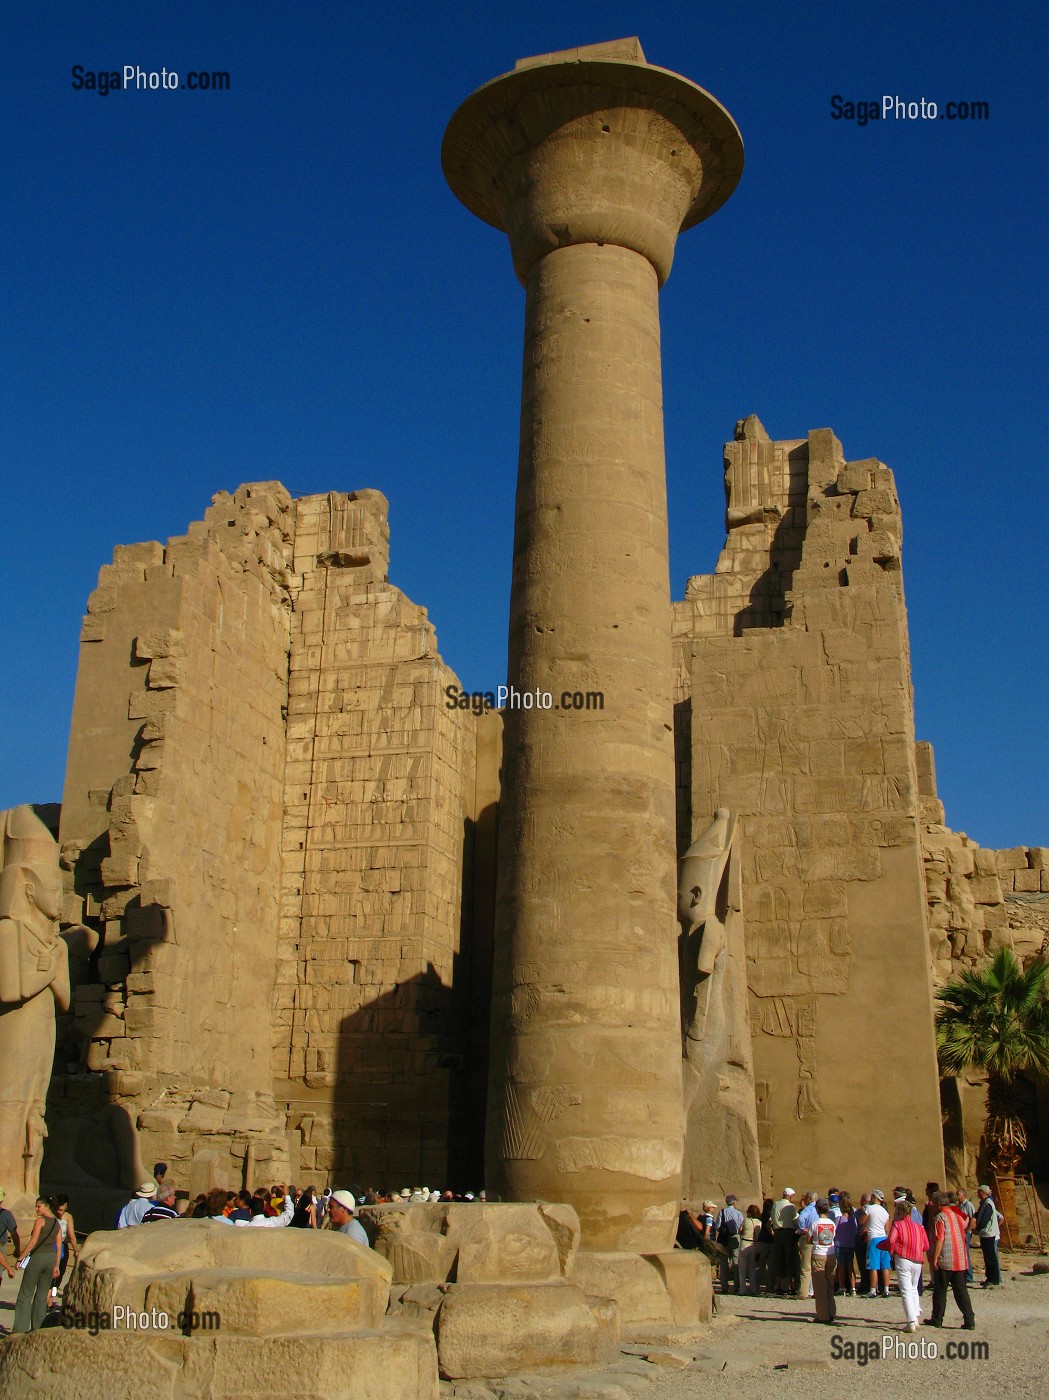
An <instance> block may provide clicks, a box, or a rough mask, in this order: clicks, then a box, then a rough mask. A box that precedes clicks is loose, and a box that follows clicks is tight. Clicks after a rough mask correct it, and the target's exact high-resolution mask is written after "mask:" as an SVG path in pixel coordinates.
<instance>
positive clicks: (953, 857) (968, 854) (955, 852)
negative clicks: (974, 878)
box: [947, 846, 996, 875]
mask: <svg viewBox="0 0 1049 1400" xmlns="http://www.w3.org/2000/svg"><path fill="white" fill-rule="evenodd" d="M947 869H948V870H949V871H950V872H951V874H952V875H972V874H974V873H975V874H978V875H994V874H995V873H996V872H995V869H994V864H993V862H992V864H991V868H990V869H989V870H987V869H982V870H976V852H975V851H974V850H973V848H972V847H971V846H954V847H952V846H949V847H948V848H947Z"/></svg>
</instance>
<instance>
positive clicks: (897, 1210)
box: [883, 1196, 929, 1332]
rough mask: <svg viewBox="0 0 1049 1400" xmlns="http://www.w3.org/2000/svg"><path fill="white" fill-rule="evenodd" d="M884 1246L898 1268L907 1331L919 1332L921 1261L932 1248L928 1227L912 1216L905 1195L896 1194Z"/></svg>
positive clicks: (909, 1204)
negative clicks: (930, 1246) (891, 1219)
mask: <svg viewBox="0 0 1049 1400" xmlns="http://www.w3.org/2000/svg"><path fill="white" fill-rule="evenodd" d="M883 1248H884V1249H885V1252H886V1253H887V1254H891V1255H892V1262H893V1264H894V1266H895V1268H896V1279H897V1282H898V1283H899V1285H900V1298H901V1300H902V1302H903V1316H904V1318H905V1320H906V1323H907V1325H906V1327H905V1329H904V1330H905V1331H907V1332H917V1330H918V1323H919V1322H920V1321H921V1315H922V1305H921V1302H920V1300H919V1298H918V1284H919V1282H920V1280H921V1276H922V1260H923V1259H924V1257H925V1255H926V1254H927V1253H928V1251H929V1236H928V1235H927V1234H926V1233H925V1226H924V1225H920V1224H919V1223H918V1221H916V1220H914V1219H912V1217H911V1203H910V1201H908V1199H907V1197H906V1196H897V1197H896V1198H895V1200H894V1201H893V1221H892V1224H891V1225H890V1226H889V1234H888V1237H887V1238H886V1241H885V1244H884V1246H883Z"/></svg>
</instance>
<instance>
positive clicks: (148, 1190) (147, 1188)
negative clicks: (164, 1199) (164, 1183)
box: [135, 1181, 157, 1201]
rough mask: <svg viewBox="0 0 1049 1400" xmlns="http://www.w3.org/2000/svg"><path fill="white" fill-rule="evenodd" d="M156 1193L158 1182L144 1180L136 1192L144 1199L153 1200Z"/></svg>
mask: <svg viewBox="0 0 1049 1400" xmlns="http://www.w3.org/2000/svg"><path fill="white" fill-rule="evenodd" d="M156 1194H157V1183H156V1182H155V1181H144V1182H143V1183H142V1185H141V1186H140V1187H139V1188H138V1190H137V1191H136V1192H135V1195H136V1196H138V1197H139V1198H140V1199H141V1200H143V1201H151V1200H152V1199H153V1197H154V1196H155V1195H156Z"/></svg>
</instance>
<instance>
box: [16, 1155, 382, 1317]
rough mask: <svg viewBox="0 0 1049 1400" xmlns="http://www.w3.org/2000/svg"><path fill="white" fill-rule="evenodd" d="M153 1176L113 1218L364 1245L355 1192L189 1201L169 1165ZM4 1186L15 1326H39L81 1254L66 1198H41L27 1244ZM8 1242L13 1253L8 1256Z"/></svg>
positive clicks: (278, 1189)
mask: <svg viewBox="0 0 1049 1400" xmlns="http://www.w3.org/2000/svg"><path fill="white" fill-rule="evenodd" d="M153 1170H154V1175H153V1178H152V1179H151V1180H150V1181H144V1182H143V1183H142V1184H141V1186H139V1187H138V1189H137V1190H136V1191H135V1194H134V1195H133V1196H132V1197H131V1199H130V1200H129V1201H128V1202H127V1203H126V1204H125V1205H124V1206H123V1207H122V1208H121V1210H120V1212H119V1215H118V1216H117V1219H116V1221H115V1224H116V1228H117V1229H118V1230H127V1229H132V1228H136V1227H138V1226H142V1225H149V1224H153V1223H155V1222H157V1221H164V1220H178V1219H180V1218H182V1217H185V1218H192V1219H206V1220H215V1221H222V1222H224V1223H226V1224H231V1225H241V1226H293V1227H297V1228H299V1229H322V1228H326V1229H329V1230H335V1231H337V1232H338V1233H340V1234H343V1235H348V1236H349V1237H350V1239H353V1240H356V1241H357V1242H358V1243H359V1244H363V1245H369V1243H370V1242H369V1240H368V1236H367V1234H366V1233H365V1230H364V1227H363V1226H362V1225H361V1223H360V1221H359V1220H357V1219H356V1210H357V1199H356V1197H355V1196H354V1194H353V1193H352V1192H351V1191H344V1190H332V1189H331V1188H328V1189H327V1190H325V1191H323V1192H318V1191H317V1190H316V1188H315V1187H313V1186H307V1187H305V1188H302V1189H300V1188H299V1187H296V1186H285V1185H284V1183H280V1184H278V1185H275V1186H272V1187H259V1188H257V1189H256V1190H255V1191H235V1192H234V1191H226V1190H223V1189H222V1188H216V1189H214V1190H212V1191H209V1192H207V1193H201V1194H200V1195H199V1196H197V1197H196V1199H195V1200H193V1201H191V1200H190V1199H189V1196H188V1194H187V1193H185V1192H178V1191H176V1189H175V1187H174V1186H173V1185H172V1184H171V1182H169V1181H168V1180H167V1179H166V1177H167V1166H166V1165H165V1163H163V1162H158V1163H157V1165H156V1166H155V1167H154V1169H153ZM3 1202H4V1191H3V1188H0V1264H2V1265H3V1268H4V1270H5V1272H6V1273H7V1275H8V1276H9V1277H10V1278H16V1277H17V1275H18V1270H21V1271H22V1277H21V1281H20V1283H19V1289H18V1298H17V1300H16V1303H15V1316H14V1322H13V1325H12V1328H11V1330H12V1332H29V1331H35V1330H36V1328H38V1327H40V1326H41V1325H42V1324H43V1322H44V1320H45V1318H46V1317H47V1314H48V1311H49V1308H50V1307H51V1306H52V1305H53V1304H54V1303H55V1302H56V1300H57V1295H58V1289H59V1288H60V1287H61V1285H62V1279H63V1276H64V1274H65V1270H66V1265H67V1263H68V1261H69V1259H70V1257H71V1256H72V1258H74V1259H75V1258H76V1257H77V1255H78V1254H79V1244H78V1241H77V1234H76V1226H75V1223H74V1221H73V1217H72V1215H71V1214H70V1212H69V1198H68V1196H56V1197H54V1198H53V1199H52V1198H51V1197H50V1196H40V1197H38V1198H37V1202H36V1218H35V1220H34V1222H33V1228H32V1231H31V1233H30V1235H29V1239H28V1240H27V1241H26V1244H25V1247H24V1249H23V1247H22V1241H21V1238H20V1236H19V1232H18V1223H17V1221H16V1220H15V1217H14V1215H13V1214H12V1213H11V1212H10V1211H9V1210H7V1209H6V1207H4V1204H3ZM9 1248H10V1250H11V1251H13V1253H12V1256H11V1258H9V1257H8V1255H9Z"/></svg>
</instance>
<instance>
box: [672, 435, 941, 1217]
mask: <svg viewBox="0 0 1049 1400" xmlns="http://www.w3.org/2000/svg"><path fill="white" fill-rule="evenodd" d="M725 468H726V494H727V502H728V508H727V525H728V532H729V533H728V540H727V542H726V545H725V548H724V550H723V551H722V554H721V556H720V559H719V561H718V564H717V569H716V572H715V573H714V574H713V575H711V576H704V577H700V578H694V579H691V580H690V581H689V585H688V588H687V591H686V597H685V600H684V601H683V602H681V603H677V604H675V610H674V611H675V638H674V642H675V667H676V684H677V695H676V703H677V728H678V735H679V751H678V757H679V782H678V792H679V819H680V827H679V841H680V843H681V845H682V847H683V846H685V845H687V844H688V842H689V841H690V840H691V839H692V838H693V836H694V835H695V834H696V832H697V831H699V830H701V829H702V828H703V826H704V825H705V824H706V823H707V821H709V819H710V813H711V812H712V811H713V809H714V808H715V807H718V806H724V807H728V808H730V809H732V810H734V811H736V812H738V813H739V815H740V825H741V828H742V862H743V904H744V917H745V921H746V943H747V959H748V980H749V992H750V1014H751V1025H752V1033H753V1049H754V1070H755V1080H756V1094H757V1101H758V1130H759V1140H760V1146H761V1155H762V1168H763V1175H764V1177H765V1184H766V1186H767V1187H772V1186H774V1185H781V1184H782V1182H783V1181H784V1180H790V1181H793V1180H795V1178H798V1177H800V1178H801V1181H800V1186H799V1189H800V1188H801V1187H803V1186H805V1185H806V1184H807V1177H808V1175H809V1174H810V1173H811V1171H812V1169H813V1165H814V1164H817V1163H824V1164H827V1165H826V1167H824V1168H823V1169H824V1170H828V1169H830V1168H831V1166H833V1172H834V1175H835V1176H836V1177H840V1178H841V1179H842V1180H844V1181H855V1182H862V1181H864V1180H865V1179H866V1175H867V1173H869V1171H870V1170H871V1164H872V1163H873V1162H877V1163H878V1165H879V1169H880V1170H881V1171H882V1173H883V1174H884V1175H885V1177H886V1179H889V1178H890V1177H891V1178H892V1179H893V1180H904V1181H907V1180H911V1179H913V1180H915V1181H918V1180H919V1179H920V1180H925V1179H927V1178H928V1176H929V1175H930V1173H931V1174H932V1175H936V1174H937V1173H938V1170H939V1164H940V1162H941V1161H942V1146H941V1142H940V1133H939V1117H940V1114H939V1103H938V1099H937V1071H936V1058H935V1049H934V1043H933V1033H932V994H931V983H930V973H929V961H928V955H927V936H926V923H925V895H924V887H923V883H922V859H921V850H920V845H919V832H918V795H917V775H916V766H915V754H914V732H913V723H914V721H913V702H912V692H911V678H910V666H909V652H908V643H907V632H906V614H905V609H904V600H903V589H902V576H901V571H900V543H901V522H900V511H899V504H898V501H897V497H896V491H895V485H894V482H893V477H892V473H891V472H890V471H889V470H888V468H887V467H885V466H884V465H882V464H881V463H880V462H876V461H873V460H867V461H860V462H846V461H845V459H844V456H843V454H842V450H841V446H840V444H839V443H838V441H837V439H836V438H835V437H834V436H833V434H832V433H831V432H829V431H828V430H820V431H816V432H812V433H810V434H809V436H808V439H807V440H804V439H798V440H793V441H787V442H772V441H770V439H769V438H768V436H767V434H766V433H765V430H764V429H763V428H762V426H761V424H760V423H759V422H758V420H757V419H756V418H750V419H747V420H746V421H745V422H743V423H741V424H739V425H738V427H737V434H736V439H735V441H734V442H732V443H729V444H728V445H727V447H726V454H725ZM890 982H891V985H892V988H893V992H892V1000H893V1005H894V1007H895V1008H896V1009H897V1012H898V1013H900V1014H899V1016H898V1017H897V1016H895V1015H894V1016H891V1017H887V1015H886V1013H885V1011H884V1009H883V1008H882V1007H881V1005H880V1003H881V998H882V996H883V994H884V990H885V988H886V986H887V985H889V984H890ZM898 1020H905V1024H906V1025H907V1027H908V1034H906V1035H904V1036H901V1035H900V1034H899V1033H898V1031H897V1030H896V1029H895V1027H896V1025H897V1024H898ZM892 1083H906V1084H907V1086H908V1092H907V1095H906V1098H905V1099H904V1100H901V1105H902V1106H901V1107H900V1109H899V1112H898V1113H897V1114H896V1117H895V1120H894V1127H893V1132H892V1133H891V1134H888V1135H887V1134H886V1133H885V1132H884V1131H882V1130H880V1129H878V1128H876V1127H875V1126H874V1123H875V1118H876V1115H872V1114H871V1113H870V1112H869V1111H867V1109H866V1108H865V1107H864V1105H869V1102H870V1100H871V1094H872V1093H874V1094H875V1095H877V1094H879V1093H881V1092H882V1090H883V1088H884V1086H885V1085H887V1084H892ZM699 1149H700V1145H699V1144H694V1145H692V1150H693V1151H696V1150H699Z"/></svg>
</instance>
